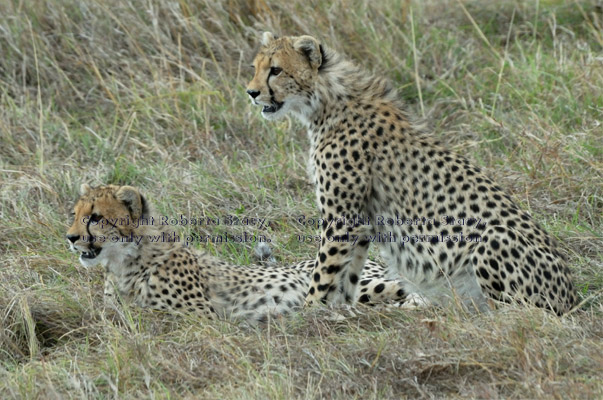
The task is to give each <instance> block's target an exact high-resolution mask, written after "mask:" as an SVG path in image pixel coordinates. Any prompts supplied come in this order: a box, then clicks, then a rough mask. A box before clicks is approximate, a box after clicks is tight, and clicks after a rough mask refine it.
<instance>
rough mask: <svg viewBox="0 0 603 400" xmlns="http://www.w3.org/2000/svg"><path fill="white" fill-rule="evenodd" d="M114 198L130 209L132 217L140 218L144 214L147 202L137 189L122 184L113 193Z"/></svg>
mask: <svg viewBox="0 0 603 400" xmlns="http://www.w3.org/2000/svg"><path fill="white" fill-rule="evenodd" d="M115 198H116V199H117V200H119V201H121V202H122V203H123V204H124V205H125V206H126V207H127V208H128V210H130V214H131V215H132V217H133V218H140V217H142V216H143V215H145V214H146V213H147V212H148V210H147V202H146V200H145V198H144V197H142V195H141V194H140V192H139V191H138V189H136V188H135V187H132V186H122V187H120V188H119V190H117V193H115Z"/></svg>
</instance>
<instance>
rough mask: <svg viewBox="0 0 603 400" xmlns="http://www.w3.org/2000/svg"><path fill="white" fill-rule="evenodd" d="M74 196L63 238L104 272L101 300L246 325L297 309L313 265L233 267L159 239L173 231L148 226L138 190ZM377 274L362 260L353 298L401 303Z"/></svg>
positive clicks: (379, 270)
mask: <svg viewBox="0 0 603 400" xmlns="http://www.w3.org/2000/svg"><path fill="white" fill-rule="evenodd" d="M80 194H81V197H80V199H79V200H78V201H77V203H76V204H75V207H74V221H73V224H72V225H71V227H70V228H69V230H68V232H67V239H68V241H69V244H70V246H71V249H72V250H73V251H75V252H78V253H80V263H81V264H82V265H83V266H85V267H93V266H96V265H102V266H104V267H105V272H106V274H105V296H106V298H109V299H110V298H112V297H113V296H115V295H116V294H118V295H119V297H120V298H122V299H125V300H129V301H131V302H133V303H135V304H137V305H139V306H142V307H149V308H152V309H159V310H179V311H188V312H195V313H199V314H202V315H207V316H209V317H212V316H214V315H215V314H218V315H221V316H226V317H234V318H241V319H246V320H249V321H251V322H257V321H264V320H266V318H267V317H268V316H269V315H271V316H275V315H282V314H284V313H287V312H289V311H292V310H295V309H298V308H301V306H302V305H303V302H304V297H305V294H306V292H307V290H308V286H309V282H310V273H311V272H312V269H313V268H314V260H312V261H306V262H301V263H298V264H296V265H294V266H292V267H276V266H270V265H263V266H236V265H231V264H228V263H226V262H224V261H220V260H218V259H216V258H215V257H212V256H210V255H207V254H205V253H202V252H200V251H197V250H195V249H193V248H192V247H186V246H185V245H183V244H182V243H181V242H174V241H167V240H163V239H158V238H160V237H163V238H170V237H174V235H177V233H176V232H173V231H170V228H171V227H170V226H165V225H159V224H153V223H149V221H153V220H154V221H159V218H150V217H151V216H152V215H153V214H152V213H151V211H150V209H149V205H148V202H147V201H146V200H145V198H144V197H143V196H142V195H141V194H140V192H139V191H138V190H137V189H136V188H133V187H130V186H114V185H107V186H100V187H96V188H91V187H89V186H88V185H82V188H81V193H80ZM162 234H165V235H162ZM383 276H384V269H383V267H382V266H380V265H379V264H376V263H374V262H371V261H369V262H367V269H366V273H365V275H364V278H363V280H362V290H361V292H360V293H359V297H360V298H359V301H361V302H364V303H377V302H388V303H389V302H396V301H402V300H404V298H405V295H404V291H403V290H402V287H401V284H400V283H399V282H397V281H394V280H388V279H384V278H383ZM116 290H117V293H116Z"/></svg>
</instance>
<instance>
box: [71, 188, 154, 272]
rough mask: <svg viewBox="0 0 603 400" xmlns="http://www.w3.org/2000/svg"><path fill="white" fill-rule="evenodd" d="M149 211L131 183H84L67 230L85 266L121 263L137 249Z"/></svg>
mask: <svg viewBox="0 0 603 400" xmlns="http://www.w3.org/2000/svg"><path fill="white" fill-rule="evenodd" d="M147 213H148V210H147V205H146V201H145V199H144V197H142V196H141V195H140V193H139V191H138V190H137V189H136V188H133V187H131V186H115V185H107V186H99V187H94V188H91V187H90V186H88V185H85V184H84V185H82V187H81V188H80V198H79V200H78V201H77V202H76V204H75V207H74V209H73V216H74V220H73V224H72V225H71V227H70V228H69V230H68V231H67V240H68V242H69V245H70V247H71V250H72V251H74V252H77V253H79V254H80V263H81V264H82V265H83V266H85V267H92V266H95V265H97V264H101V265H107V264H108V263H111V262H119V261H121V260H123V258H124V257H126V256H127V255H132V254H133V252H135V251H136V240H135V238H136V236H135V228H136V227H137V226H138V224H137V223H136V222H137V221H138V219H139V218H141V217H142V216H144V215H146V214H147Z"/></svg>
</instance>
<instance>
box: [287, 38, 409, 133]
mask: <svg viewBox="0 0 603 400" xmlns="http://www.w3.org/2000/svg"><path fill="white" fill-rule="evenodd" d="M323 55H324V56H323V64H322V66H321V67H320V68H319V71H318V76H317V79H316V84H315V86H314V90H313V91H312V92H311V93H310V95H309V101H307V102H305V103H304V105H303V106H301V107H300V108H299V109H298V110H297V112H295V114H296V116H297V117H298V119H299V120H300V121H301V122H302V123H303V124H304V125H305V126H306V127H307V128H308V134H309V135H310V140H311V141H312V142H313V143H316V142H317V141H318V136H319V135H320V133H321V132H327V131H329V130H330V129H329V128H330V126H332V125H335V124H337V123H338V121H340V120H341V119H342V118H345V110H346V108H347V106H348V105H349V104H372V105H374V104H376V103H381V104H383V103H392V105H394V106H395V107H397V108H398V107H400V106H401V105H400V104H398V103H399V101H398V99H397V93H396V92H395V90H393V88H392V86H391V85H390V83H389V82H388V81H387V80H386V79H384V78H380V77H376V76H374V75H372V74H370V73H368V72H366V71H364V70H363V69H362V68H359V67H358V66H356V65H354V64H353V63H351V62H349V61H347V60H345V59H344V58H343V57H342V56H341V55H340V54H338V53H337V52H335V51H334V50H332V49H329V48H327V47H324V46H323ZM327 125H329V126H327Z"/></svg>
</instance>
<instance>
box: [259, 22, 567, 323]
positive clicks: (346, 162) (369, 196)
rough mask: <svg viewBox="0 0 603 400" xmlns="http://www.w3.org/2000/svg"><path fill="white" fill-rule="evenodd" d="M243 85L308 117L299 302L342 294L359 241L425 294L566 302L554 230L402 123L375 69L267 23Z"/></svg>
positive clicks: (480, 302)
mask: <svg viewBox="0 0 603 400" xmlns="http://www.w3.org/2000/svg"><path fill="white" fill-rule="evenodd" d="M253 66H254V68H255V75H254V77H253V79H252V80H251V82H250V83H249V85H248V87H247V93H248V94H249V97H250V98H251V101H252V102H253V103H254V104H256V105H260V106H262V111H261V113H262V116H263V117H264V118H266V119H270V120H272V119H277V118H281V117H283V116H285V115H288V114H290V115H293V116H294V117H296V118H297V119H299V120H300V121H301V122H302V123H303V124H304V125H305V126H306V127H307V129H308V137H309V139H310V157H309V170H310V176H311V179H312V180H313V182H314V184H315V186H316V198H317V203H318V207H319V209H320V215H321V217H322V218H323V220H324V221H325V223H324V224H322V227H321V244H320V248H319V250H318V255H317V257H316V267H315V268H314V272H313V274H312V282H311V285H310V289H309V291H308V294H307V297H306V303H307V304H311V303H315V302H323V303H351V302H353V301H354V300H355V299H356V297H357V296H356V293H357V288H358V281H359V279H360V278H359V277H360V276H361V274H362V269H363V267H364V263H365V261H366V257H367V250H368V247H369V245H370V243H372V242H375V243H378V244H379V245H380V246H381V254H382V256H383V258H384V259H385V261H386V265H387V267H388V268H389V273H390V275H389V277H390V278H392V277H397V276H404V277H405V279H406V281H405V283H404V286H405V289H406V291H407V292H408V293H409V294H413V295H418V296H421V297H424V298H426V299H427V300H428V301H431V302H433V303H436V304H446V303H449V302H450V301H451V300H454V301H457V302H461V303H462V304H464V305H466V306H469V307H477V308H478V309H482V310H483V309H487V306H488V305H487V303H488V302H487V301H486V298H492V299H496V300H501V301H513V300H518V301H522V302H523V301H525V302H529V303H532V304H535V305H537V306H539V307H544V308H547V309H550V310H553V311H554V312H556V313H558V314H562V313H564V312H567V311H568V310H569V309H570V308H571V307H572V306H573V305H574V303H575V295H574V289H573V287H572V281H571V277H570V272H569V270H568V268H567V266H566V262H565V261H564V259H563V256H562V255H561V253H560V252H559V250H558V248H557V245H556V243H555V241H554V240H553V239H552V238H551V237H550V236H549V235H548V234H547V233H546V232H545V231H544V230H543V229H542V228H541V227H540V226H539V225H538V224H537V223H536V222H534V220H533V219H532V217H531V216H530V215H529V214H528V213H526V212H525V211H522V210H521V209H519V208H518V207H517V205H516V204H515V203H514V201H513V200H512V199H511V197H509V196H508V195H507V194H505V193H504V192H503V191H502V189H501V188H500V187H499V186H497V185H495V184H494V183H493V182H492V181H491V180H490V179H488V177H487V176H486V175H485V174H484V173H482V172H481V171H480V170H479V168H477V167H475V166H473V165H472V164H471V163H470V162H469V161H468V160H467V159H466V158H465V157H463V156H461V155H458V154H455V153H453V152H452V151H450V150H449V149H447V148H446V147H444V146H442V145H440V144H439V143H438V142H437V141H436V140H434V138H433V137H431V136H430V135H429V134H427V133H425V132H423V131H422V130H420V129H419V128H418V127H417V126H415V125H413V123H412V122H411V120H410V119H409V116H408V115H407V112H406V111H405V108H404V106H403V104H402V103H401V101H400V100H399V99H398V95H397V94H396V92H395V91H394V89H393V88H392V86H391V85H390V84H389V83H388V82H387V81H386V80H385V79H384V78H382V77H377V76H373V75H370V74H368V73H367V72H366V71H364V70H362V69H361V68H358V67H356V66H354V65H353V64H352V63H350V62H349V61H346V60H345V59H344V58H343V57H342V56H341V55H340V54H338V53H336V52H335V51H333V50H331V49H329V48H328V47H327V46H326V45H324V44H322V43H321V42H319V41H318V40H317V39H315V38H314V37H311V36H289V37H280V38H277V37H275V36H274V35H273V34H271V33H269V32H266V33H264V34H263V36H262V39H261V48H260V50H259V52H258V53H257V55H256V57H255V59H254V61H253Z"/></svg>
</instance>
